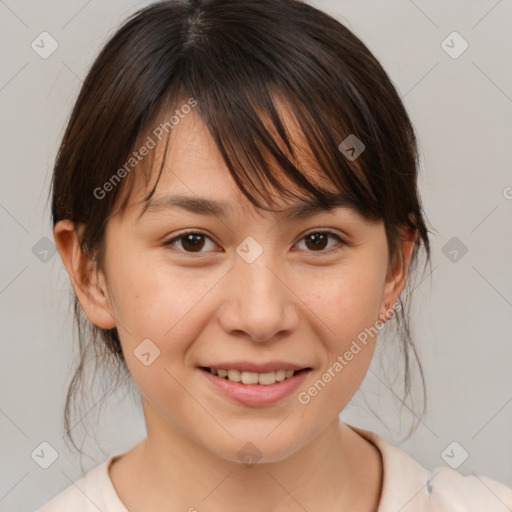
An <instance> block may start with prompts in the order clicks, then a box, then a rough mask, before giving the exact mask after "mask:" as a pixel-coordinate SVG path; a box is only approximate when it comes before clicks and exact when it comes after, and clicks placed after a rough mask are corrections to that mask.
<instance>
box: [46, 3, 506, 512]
mask: <svg viewBox="0 0 512 512" xmlns="http://www.w3.org/2000/svg"><path fill="white" fill-rule="evenodd" d="M52 194H53V196H52V197H53V200H52V215H53V222H54V236H55V241H56V245H57V248H58V250H59V253H60V256H61V258H62V261H63V263H64V265H65V267H66V269H67V271H68V273H69V276H70V280H71V284H72V286H73V289H74V292H75V294H76V302H75V305H76V308H75V311H76V318H77V322H78V326H79V334H80V343H81V345H80V346H81V347H82V350H83V352H82V362H83V361H84V360H85V355H84V354H85V348H84V347H85V346H86V344H85V342H86V341H87V340H89V342H90V343H91V344H92V346H93V347H95V350H96V354H99V355H100V357H103V358H104V359H100V363H104V364H105V365H107V363H108V362H109V361H111V360H112V359H113V360H114V361H115V362H116V364H117V365H118V366H117V368H119V369H121V370H122V371H123V372H125V374H126V375H129V376H130V378H132V379H133V381H134V382H135V384H136V386H137V388H138V389H139V390H140V396H141V401H142V407H143V411H144V417H145V422H146V427H147V436H146V437H145V438H144V439H142V440H141V441H140V442H139V443H138V444H136V445H135V446H134V447H133V448H131V449H130V450H129V451H127V452H126V453H122V454H117V455H115V456H111V457H110V458H109V459H108V460H107V461H105V462H104V463H102V464H101V465H99V466H97V467H96V468H94V469H92V470H90V471H89V472H88V473H87V474H86V475H85V476H84V477H82V478H81V479H80V480H78V481H77V482H75V484H74V485H71V486H69V487H68V488H67V489H65V490H64V491H62V492H61V493H60V494H58V495H57V496H56V497H55V498H53V499H52V500H51V501H50V502H49V503H47V504H46V505H45V506H43V507H42V508H41V509H40V511H41V512H50V511H52V512H57V511H70V510H73V511H74V512H80V511H86V510H101V511H103V512H107V511H109V512H110V511H117V512H121V511H122V512H126V511H130V512H135V511H145V512H161V511H162V512H163V511H166V512H169V511H180V510H181V511H187V510H188V511H194V510H199V511H223V512H229V511H234V510H245V511H249V512H251V511H273V512H281V511H295V510H297V511H308V512H314V511H320V510H322V511H325V510H329V511H335V510H336V511H338V510H350V511H359V512H370V511H376V510H378V511H379V512H388V511H389V512H391V511H399V510H400V511H415V512H419V511H448V510H449V511H454V510H461V511H462V510H464V511H470V510H471V511H484V510H485V511H486V512H489V511H498V510H507V509H510V508H511V507H512V490H511V489H509V488H508V487H506V486H505V485H503V484H501V483H500V482H497V481H494V480H491V479H489V478H486V477H477V476H471V477H463V476H461V475H459V474H458V473H457V472H455V471H454V470H452V469H449V468H437V469H435V470H434V471H432V472H431V471H428V470H427V469H425V468H423V467H422V466H421V465H419V464H418V463H417V462H416V461H414V460H413V459H412V458H411V457H410V456H409V455H407V454H406V453H405V452H403V451H402V450H399V449H398V448H395V447H393V446H391V445H390V444H388V443H387V442H386V441H384V439H382V438H381V437H379V436H377V435H376V434H374V433H372V432H369V431H364V430H361V429H358V428H356V427H352V426H349V425H347V424H344V423H342V422H340V420H339V413H340V412H341V411H342V410H343V409H344V407H345V406H346V405H347V403H348V402H349V401H350V400H351V398H352V396H353V395H354V393H355V392H356V390H357V389H358V387H359V385H360V383H361V382H362V380H363V378H364V377H365V374H366V372H367V371H368V368H369V365H370V362H371V360H372V355H373V353H374V349H375V346H376V343H377V339H378V336H377V334H378V333H379V331H380V329H381V328H382V327H383V326H384V325H385V324H386V323H393V324H396V325H397V326H398V328H397V336H396V338H395V339H394V343H402V344H403V347H404V351H405V352H404V353H407V350H408V349H411V348H412V349H414V346H413V344H412V340H411V338H410V335H409V329H408V327H407V318H406V315H405V314H404V307H403V306H404V304H403V301H402V298H401V294H402V291H403V290H404V288H405V286H406V284H407V283H408V282H409V279H410V275H412V273H413V270H414V268H415V267H416V266H417V261H418V258H419V256H420V255H421V253H422V252H423V254H424V255H425V256H426V259H427V261H428V258H429V255H430V251H429V236H428V229H427V227H426V222H425V219H424V215H423V212H422V207H421V202H420V197H419V194H418V190H417V148H416V141H415V135H414V131H413V128H412V126H411V123H410V121H409V118H408V115H407V113H406V111H405V110H404V106H403V104H402V103H401V101H400V98H399V96H398V94H397V92H396V90H395V88H394V87H393V85H392V83H391V82H390V80H389V78H388V76H387V75H386V73H385V72H384V70H383V69H382V67H381V66H380V64H379V63H378V62H377V61H376V59H375V58H374V57H373V55H372V54H371V53H370V51H369V50H368V49H367V48H366V46H365V45H364V44H363V43H362V42H361V41H360V40H359V39H358V38H357V37H355V36H354V35H353V34H352V33H351V32H350V31H349V30H348V29H347V28H345V27H344V26H343V25H341V24H340V23H339V22H338V21H336V20H334V19H333V18H331V17H329V16H328V15H326V14H324V13H322V12H320V11H318V10H317V9H315V8H313V7H311V6H309V5H307V4H305V3H302V2H299V1H296V0H264V1H259V0H258V1H255V0H246V1H240V0H204V1H199V0H196V1H193V0H191V1H164V2H158V3H155V4H153V5H150V6H149V7H146V8H144V9H142V10H141V11H139V12H138V13H136V14H135V15H134V16H132V17H131V18H130V19H129V20H128V21H127V22H126V23H125V24H124V25H123V26H122V27H121V28H120V29H119V30H118V31H117V33H116V34H115V35H114V36H113V37H112V38H111V40H110V41H109V42H108V43H107V45H106V46H105V48H104V49H103V50H102V52H101V53H100V55H99V56H98V58H97V59H96V61H95V63H94V65H93V67H92V69H91V70H90V72H89V74H88V76H87V78H86V80H85V82H84V85H83V88H82V90H81V93H80V96H79V98H78V100H77V103H76V105H75V108H74V110H73V113H72V116H71V119H70V121H69V124H68V127H67V130H66V133H65V135H64V138H63V141H62V145H61V148H60V151H59V154H58V157H57V161H56V165H55V169H54V176H53V190H52ZM83 314H85V315H86V317H87V318H86V319H85V318H83ZM106 367H108V366H106ZM81 371H82V365H80V368H79V370H78V371H77V374H76V376H75V379H74V380H73V382H72V386H71V387H72V389H71V390H70V395H69V396H68V404H67V407H68V406H69V403H70V397H71V396H72V394H73V392H74V391H75V390H76V389H75V387H76V383H77V382H80V378H79V377H80V372H81ZM67 414H68V408H67V409H66V420H68V415H67ZM68 425H69V423H68ZM507 507H508V508H507Z"/></svg>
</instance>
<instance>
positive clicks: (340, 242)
mask: <svg viewBox="0 0 512 512" xmlns="http://www.w3.org/2000/svg"><path fill="white" fill-rule="evenodd" d="M188 235H202V236H204V237H206V238H209V239H210V240H212V239H211V238H210V237H209V236H208V235H207V234H206V233H202V232H201V231H193V230H190V231H184V232H183V233H180V234H179V235H177V236H175V237H173V238H171V239H170V240H167V241H166V242H164V245H165V246H168V247H172V246H173V245H174V243H175V242H176V241H179V240H180V239H183V238H185V237H186V236H188ZM311 235H330V236H332V237H334V238H336V239H337V240H338V244H337V245H335V246H334V247H331V248H330V249H326V250H322V251H306V252H310V253H312V254H315V252H318V255H320V256H321V255H325V254H331V253H332V252H336V251H339V250H340V249H342V248H343V246H346V245H348V243H347V242H345V241H344V240H343V239H342V238H341V237H340V236H339V235H338V234H337V233H335V232H334V231H330V230H328V229H326V230H318V231H310V232H309V233H306V234H305V235H304V236H303V237H302V238H301V239H300V240H299V242H302V241H303V240H304V239H305V238H307V237H308V236H311ZM212 242H213V240H212ZM179 251H180V252H183V253H185V254H193V255H196V254H197V255H199V254H202V253H203V252H206V251H201V252H189V251H185V250H181V249H179Z"/></svg>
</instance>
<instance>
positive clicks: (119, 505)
mask: <svg viewBox="0 0 512 512" xmlns="http://www.w3.org/2000/svg"><path fill="white" fill-rule="evenodd" d="M348 426H349V427H350V428H352V430H354V431H355V432H356V433H358V434H359V435H361V436H362V437H364V438H365V439H367V440H368V441H370V442H371V443H373V444H374V445H375V446H376V447H377V448H378V450H379V451H380V453H381V456H382V461H383V486H382V494H381V500H380V503H379V508H378V510H377V512H397V511H400V512H428V511H431V512H434V511H435V512H510V511H511V510H512V488H510V487H507V486H506V485H504V484H502V483H500V482H498V481H496V480H493V479H491V478H488V477H485V476H462V475H460V474H459V473H458V472H457V471H455V470H453V469H450V468H448V467H438V468H436V469H434V470H433V471H428V470H427V469H425V468H424V467H422V466H421V465H420V464H418V462H416V461H415V460H414V459H413V458H412V457H411V456H410V455H408V454H407V453H406V452H404V451H403V450H401V449H399V448H397V447H395V446H393V445H391V444H389V443H388V442H387V441H385V440H384V439H383V438H381V437H380V436H378V435H377V434H374V433H373V432H370V431H367V430H362V429H359V428H356V427H353V426H351V425H348ZM117 456H118V455H112V456H111V457H110V458H109V459H108V460H106V461H105V462H103V463H102V464H100V465H99V466H96V467H95V468H93V469H91V470H89V471H88V472H87V473H86V474H85V475H84V476H82V477H81V478H80V479H79V480H77V481H76V482H75V483H74V484H72V485H70V486H69V487H67V488H65V489H64V490H63V491H62V492H60V493H59V494H57V496H55V497H54V498H52V499H51V500H50V501H49V502H47V503H46V504H45V505H44V506H43V507H41V508H39V509H38V510H36V511H35V512H98V510H101V511H102V512H129V511H128V509H127V508H126V507H125V505H124V504H123V502H122V501H121V499H120V498H119V496H118V495H117V493H116V490H115V488H114V485H113V484H112V480H110V476H109V473H108V468H109V466H110V464H111V462H112V460H113V459H114V458H116V457H117Z"/></svg>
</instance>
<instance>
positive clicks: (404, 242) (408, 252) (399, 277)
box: [380, 228, 418, 322]
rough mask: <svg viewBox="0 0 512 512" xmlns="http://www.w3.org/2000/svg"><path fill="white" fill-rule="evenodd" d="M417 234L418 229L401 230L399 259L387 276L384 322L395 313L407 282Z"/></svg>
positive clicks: (384, 295)
mask: <svg viewBox="0 0 512 512" xmlns="http://www.w3.org/2000/svg"><path fill="white" fill-rule="evenodd" d="M417 236H418V230H417V229H411V228H404V229H402V230H401V231H400V237H401V241H400V246H399V248H398V257H397V258H396V260H397V261H395V262H392V263H391V264H392V267H391V268H390V269H389V271H388V274H387V276H386V282H385V285H384V292H383V295H382V302H381V309H380V317H381V319H382V320H383V321H384V322H387V321H388V320H389V319H390V318H391V316H392V315H393V313H394V310H395V304H396V302H397V300H398V297H399V296H400V294H401V293H402V290H403V289H404V287H405V283H406V282H407V275H408V272H409V264H410V261H411V256H412V253H413V249H414V244H415V241H416V238H417Z"/></svg>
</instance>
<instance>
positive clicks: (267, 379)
mask: <svg viewBox="0 0 512 512" xmlns="http://www.w3.org/2000/svg"><path fill="white" fill-rule="evenodd" d="M199 369H200V370H203V371H205V372H208V373H211V374H212V375H215V376H217V377H219V378H221V379H224V380H229V381H231V382H236V383H241V384H246V385H261V386H271V385H272V384H275V383H276V382H282V381H285V380H287V379H291V378H292V377H294V376H295V375H297V374H299V373H301V372H307V371H309V370H311V368H309V367H308V368H302V369H300V370H284V369H280V370H275V371H270V372H262V373H258V372H249V371H242V370H236V369H229V370H226V369H223V368H209V367H207V366H200V367H199Z"/></svg>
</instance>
